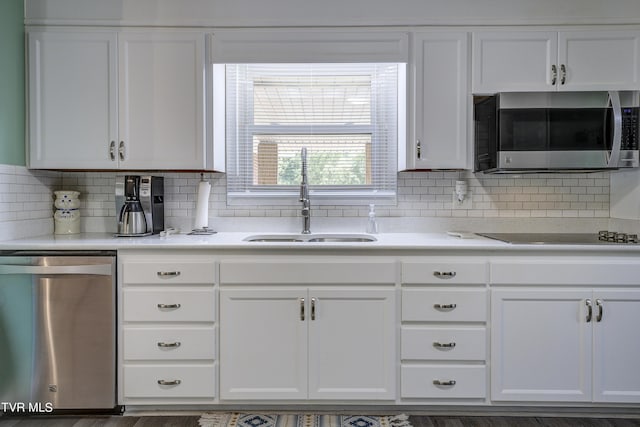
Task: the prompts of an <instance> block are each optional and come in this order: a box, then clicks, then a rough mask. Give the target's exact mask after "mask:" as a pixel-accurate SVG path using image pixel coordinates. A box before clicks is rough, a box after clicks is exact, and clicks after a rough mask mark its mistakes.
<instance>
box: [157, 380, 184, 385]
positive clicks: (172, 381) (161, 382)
mask: <svg viewBox="0 0 640 427" xmlns="http://www.w3.org/2000/svg"><path fill="white" fill-rule="evenodd" d="M181 383H182V381H180V380H170V381H167V380H158V384H160V385H180V384H181Z"/></svg>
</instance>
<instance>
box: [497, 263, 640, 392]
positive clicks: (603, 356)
mask: <svg viewBox="0 0 640 427" xmlns="http://www.w3.org/2000/svg"><path fill="white" fill-rule="evenodd" d="M614 264H620V265H618V266H615V265H614ZM571 265H572V264H571V261H565V262H562V261H561V260H558V259H555V258H554V260H553V261H550V262H549V263H521V264H519V265H514V264H513V263H510V264H504V265H500V264H497V265H496V266H492V273H493V272H494V270H495V271H496V274H495V275H493V274H492V277H494V278H495V280H497V281H500V282H502V283H500V285H501V286H500V287H495V288H493V289H492V291H491V292H492V296H491V322H492V333H491V366H492V370H491V399H492V400H493V401H496V402H499V401H500V402H502V401H504V402H508V401H514V402H603V403H604V402H607V403H638V402H640V340H638V337H637V334H635V330H634V329H633V328H634V326H633V325H636V326H637V325H640V289H638V288H637V287H631V286H626V287H621V286H620V285H618V286H615V283H616V281H618V278H617V277H616V271H624V272H625V274H623V277H619V279H620V280H619V282H623V283H624V284H631V282H633V281H634V280H635V281H640V276H639V275H638V274H637V273H640V271H636V274H633V275H629V274H627V273H629V272H632V271H633V270H634V269H635V270H640V264H639V263H635V262H627V263H619V262H618V261H613V260H612V261H611V262H606V261H605V262H603V261H600V262H599V263H598V262H588V261H581V262H577V263H575V265H574V267H575V268H574V269H573V271H572V272H571V271H569V267H568V266H571ZM503 267H505V269H504V271H502V270H503ZM617 267H620V268H619V269H618V268H617ZM556 268H557V269H558V273H559V274H558V275H557V280H559V281H560V282H561V285H555V286H549V285H550V283H539V282H546V281H547V279H548V278H549V277H551V275H550V272H551V271H552V270H553V269H556ZM512 270H513V271H515V270H517V271H518V272H519V274H518V275H517V276H514V277H513V281H514V282H518V281H523V280H527V281H528V282H529V283H531V282H538V283H533V284H532V285H529V286H526V285H525V286H522V285H519V286H503V285H506V284H507V283H506V282H507V280H508V276H507V275H506V274H504V273H505V272H506V271H512ZM607 270H608V271H610V274H609V276H608V277H609V282H608V283H606V282H605V281H602V282H600V283H602V286H598V287H585V286H579V285H578V284H580V283H587V284H590V283H593V282H594V281H596V280H600V279H599V276H606V274H605V273H606V271H607ZM535 272H537V273H538V274H537V275H535V274H533V273H535ZM569 273H572V274H569ZM532 274H533V275H532ZM526 277H528V279H525V278H526ZM571 283H575V284H576V286H571ZM543 284H544V285H546V286H541V285H543ZM638 284H640V283H638Z"/></svg>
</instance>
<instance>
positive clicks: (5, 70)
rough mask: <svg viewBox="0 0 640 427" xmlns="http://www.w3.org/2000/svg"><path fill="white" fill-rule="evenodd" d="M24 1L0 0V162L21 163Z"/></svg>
mask: <svg viewBox="0 0 640 427" xmlns="http://www.w3.org/2000/svg"><path fill="white" fill-rule="evenodd" d="M24 62H25V61H24V3H23V0H0V164H10V165H21V166H24V165H25V147H24V138H25V135H24V125H25V101H24V93H25V92H24Z"/></svg>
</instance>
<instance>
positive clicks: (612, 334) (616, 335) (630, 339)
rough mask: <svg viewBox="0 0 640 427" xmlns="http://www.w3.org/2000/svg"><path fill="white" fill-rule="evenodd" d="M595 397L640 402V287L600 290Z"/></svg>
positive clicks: (597, 297)
mask: <svg viewBox="0 0 640 427" xmlns="http://www.w3.org/2000/svg"><path fill="white" fill-rule="evenodd" d="M593 301H594V302H593V304H594V318H593V322H594V323H593V331H594V369H593V373H594V377H593V389H594V400H595V401H597V402H629V403H638V402H640V339H638V333H637V329H636V328H637V327H638V325H640V290H633V289H626V290H609V289H604V288H602V289H596V290H594V292H593Z"/></svg>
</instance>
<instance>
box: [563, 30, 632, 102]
mask: <svg viewBox="0 0 640 427" xmlns="http://www.w3.org/2000/svg"><path fill="white" fill-rule="evenodd" d="M639 67H640V32H639V31H567V32H560V33H559V34H558V69H559V80H558V84H559V86H558V87H559V89H560V90H631V89H639V88H640V81H639V80H640V68H639Z"/></svg>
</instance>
